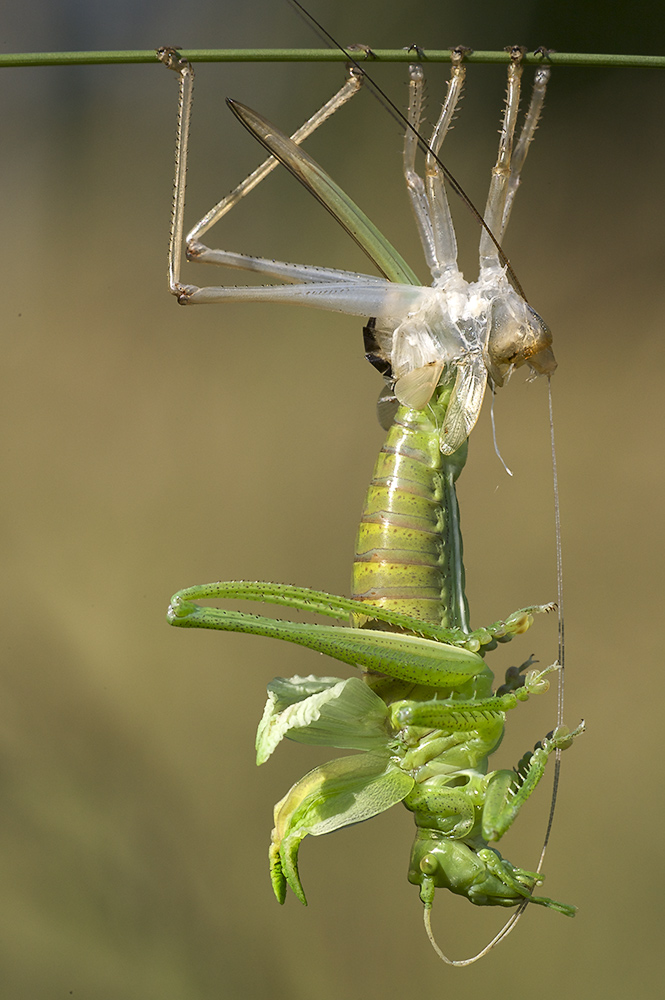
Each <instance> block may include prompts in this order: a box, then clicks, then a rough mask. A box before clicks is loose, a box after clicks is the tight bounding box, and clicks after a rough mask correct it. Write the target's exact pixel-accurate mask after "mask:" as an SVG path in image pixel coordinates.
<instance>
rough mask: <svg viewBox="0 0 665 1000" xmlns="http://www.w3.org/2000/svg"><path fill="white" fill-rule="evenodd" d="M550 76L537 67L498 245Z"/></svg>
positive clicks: (513, 162) (544, 68) (513, 161)
mask: <svg viewBox="0 0 665 1000" xmlns="http://www.w3.org/2000/svg"><path fill="white" fill-rule="evenodd" d="M550 74H551V70H550V67H549V66H547V65H543V66H539V67H538V68H537V69H536V73H535V76H534V79H533V90H532V91H531V100H530V102H529V109H528V111H527V113H526V117H525V119H524V124H523V125H522V131H521V132H520V137H519V139H518V141H517V143H516V145H515V149H514V150H513V155H512V159H511V163H510V178H509V180H508V188H507V190H506V200H505V204H504V207H503V219H502V220H501V226H500V227H499V231H498V232H495V234H494V235H495V236H496V238H497V239H498V241H499V243H500V242H501V240H502V239H503V237H504V234H505V232H506V227H507V225H508V220H509V219H510V213H511V211H512V207H513V201H514V198H515V194H516V192H517V189H518V187H519V185H520V179H521V178H520V175H521V172H522V167H523V166H524V161H525V160H526V154H527V153H528V152H529V146H530V145H531V142H532V140H533V137H534V135H535V134H536V129H537V127H538V122H539V120H540V116H541V114H542V110H543V104H544V103H545V91H546V89H547V83H548V80H549V78H550Z"/></svg>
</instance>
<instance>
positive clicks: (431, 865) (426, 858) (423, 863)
mask: <svg viewBox="0 0 665 1000" xmlns="http://www.w3.org/2000/svg"><path fill="white" fill-rule="evenodd" d="M438 867H439V862H438V861H437V860H436V857H435V856H434V855H433V854H424V855H423V856H422V858H421V859H420V870H421V872H422V873H423V875H434V874H435V873H436V870H437V868H438Z"/></svg>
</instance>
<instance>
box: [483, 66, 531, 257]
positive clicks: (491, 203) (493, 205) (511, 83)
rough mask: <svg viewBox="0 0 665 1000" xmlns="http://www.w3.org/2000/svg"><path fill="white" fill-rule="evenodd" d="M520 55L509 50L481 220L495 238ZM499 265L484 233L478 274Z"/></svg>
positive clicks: (512, 127)
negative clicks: (494, 153)
mask: <svg viewBox="0 0 665 1000" xmlns="http://www.w3.org/2000/svg"><path fill="white" fill-rule="evenodd" d="M522 55H523V51H522V49H520V48H519V47H518V46H514V47H513V48H512V49H511V52H510V64H509V66H508V93H507V97H506V107H505V110H504V114H503V122H502V126H501V138H500V139H499V153H498V156H497V159H496V164H495V165H494V167H493V168H492V180H491V182H490V189H489V194H488V196H487V204H486V205H485V215H484V219H485V222H486V224H487V226H488V228H489V229H490V230H491V231H492V232H493V233H494V235H495V236H496V235H497V231H498V230H499V228H500V226H501V223H502V220H503V217H504V205H505V202H506V192H507V188H508V182H509V178H510V160H511V156H512V151H513V139H514V136H515V125H516V122H517V112H518V111H519V104H520V81H521V77H522ZM499 264H500V261H499V251H498V249H497V247H496V245H495V244H494V243H493V242H492V240H491V239H490V237H489V235H488V233H487V231H486V230H485V229H483V231H482V234H481V236H480V268H481V271H482V270H483V269H484V268H490V269H492V268H495V267H498V266H499Z"/></svg>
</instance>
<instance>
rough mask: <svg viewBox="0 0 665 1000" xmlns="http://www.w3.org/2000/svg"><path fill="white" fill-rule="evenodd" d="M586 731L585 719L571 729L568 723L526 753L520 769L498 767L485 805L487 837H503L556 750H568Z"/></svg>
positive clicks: (484, 815) (491, 781)
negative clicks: (500, 769)
mask: <svg viewBox="0 0 665 1000" xmlns="http://www.w3.org/2000/svg"><path fill="white" fill-rule="evenodd" d="M583 732H584V723H583V722H581V723H580V725H579V726H578V727H577V728H576V729H574V730H573V731H572V732H570V731H569V730H568V729H567V728H566V727H565V726H560V727H559V728H557V729H555V730H554V732H553V733H552V734H551V736H550V737H548V738H546V739H544V740H543V741H542V743H540V744H539V745H538V746H536V749H535V750H534V751H533V752H532V753H526V754H525V755H524V757H523V758H522V759H521V761H520V762H519V764H518V765H517V769H516V771H496V772H495V773H494V774H493V775H492V777H491V779H490V782H489V785H488V786H487V792H486V795H485V805H484V807H483V837H484V838H485V840H495V841H496V840H499V838H500V837H502V836H503V835H504V833H505V832H506V830H508V828H509V827H510V826H511V825H512V823H513V822H514V820H515V818H516V816H517V814H518V812H519V811H520V809H521V808H522V806H523V805H524V803H525V802H526V800H527V799H528V798H529V796H530V795H531V793H532V792H533V791H534V789H535V787H536V785H537V784H538V782H539V781H540V779H541V778H542V776H543V774H544V773H545V765H546V764H547V759H548V757H549V756H550V754H551V753H554V751H555V750H567V749H568V747H569V746H570V745H571V744H572V742H573V740H574V738H575V737H576V736H579V735H580V733H583Z"/></svg>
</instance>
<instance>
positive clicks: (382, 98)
mask: <svg viewBox="0 0 665 1000" xmlns="http://www.w3.org/2000/svg"><path fill="white" fill-rule="evenodd" d="M288 2H289V3H290V4H291V6H292V7H294V8H295V9H296V10H297V11H298V12H299V14H300V15H301V16H302V17H303V18H305V20H306V21H307V22H308V23H309V24H311V25H312V26H313V27H314V30H315V31H316V32H317V34H318V35H319V37H321V38H322V39H324V40H325V41H326V42H327V43H328V44H329V45H331V46H332V47H333V48H335V49H338V50H339V51H340V52H343V53H344V55H345V56H346V58H347V59H348V60H349V62H350V63H351V65H352V66H355V67H356V69H358V70H360V72H361V73H364V74H365V79H366V80H367V83H368V85H369V89H370V91H371V92H372V93H373V95H374V96H375V97H376V99H377V100H378V101H379V102H380V103H381V104H382V105H383V107H384V108H385V109H386V111H387V112H388V113H389V114H390V115H391V116H392V117H393V118H394V119H395V121H397V122H399V123H400V124H401V125H405V126H406V127H407V128H408V129H410V130H411V131H412V132H413V134H414V135H415V136H416V138H417V140H418V145H419V147H420V149H421V150H422V151H423V152H424V153H425V154H430V155H431V156H433V157H434V159H435V160H436V162H437V164H438V165H439V167H440V168H441V170H442V171H443V175H444V177H445V178H446V180H447V181H448V184H449V185H450V187H451V188H452V189H453V191H454V192H455V194H457V195H458V196H459V197H460V198H461V199H462V201H463V202H464V204H465V205H466V207H467V208H468V209H469V211H470V212H471V214H472V215H473V217H474V219H475V220H476V222H477V223H478V224H479V225H480V226H481V227H482V228H483V229H484V230H485V232H486V233H487V235H488V236H489V238H490V240H491V241H492V243H493V244H494V246H495V247H496V249H497V252H498V254H499V260H500V261H501V263H502V264H503V266H504V267H505V268H506V271H507V273H508V276H509V278H510V283H511V284H512V286H513V288H514V289H515V291H516V292H517V293H518V294H519V295H521V297H522V298H523V299H524V301H525V302H527V301H528V300H527V297H526V295H525V294H524V289H523V288H522V286H521V285H520V283H519V280H518V278H517V275H516V274H515V272H514V271H513V268H512V266H511V263H510V261H509V260H508V258H507V257H506V254H505V253H504V251H503V248H502V247H501V244H500V243H499V241H498V240H497V238H496V236H495V235H494V233H493V232H492V230H491V229H490V227H489V226H488V225H487V223H486V222H485V220H484V219H483V217H482V215H481V214H480V212H479V211H478V209H477V208H476V206H475V205H474V204H473V202H472V201H471V199H470V198H469V196H468V194H467V193H466V191H465V190H464V188H463V187H462V185H461V184H460V183H459V181H458V180H457V179H456V178H455V177H454V176H453V174H452V173H451V172H450V170H448V167H447V166H446V165H445V163H442V161H441V160H440V159H439V157H438V156H437V155H436V153H435V152H434V151H433V150H432V148H431V147H430V145H429V143H428V142H427V140H426V139H425V138H423V136H422V135H421V134H420V132H419V131H418V129H417V128H416V127H415V125H412V124H411V122H410V121H409V120H408V118H407V117H406V115H405V114H403V113H402V111H400V109H399V108H398V107H397V105H396V104H395V103H394V101H393V100H392V99H391V98H390V97H389V96H388V94H386V92H385V91H384V90H383V89H382V88H381V87H380V86H379V84H378V83H377V82H376V81H375V80H373V79H372V77H371V76H370V75H369V74H368V73H367V71H366V70H365V69H364V68H363V66H361V64H360V63H359V62H358V61H357V60H356V59H354V57H353V54H352V53H351V52H349V50H348V49H346V48H344V46H343V45H340V43H339V42H338V41H337V39H336V38H334V37H333V36H332V35H331V34H330V32H329V31H327V30H326V29H325V28H324V26H323V25H322V24H321V23H320V22H319V21H317V19H316V18H315V17H314V15H313V14H310V12H309V11H308V10H306V9H305V8H304V7H303V5H302V4H301V3H299V2H298V0H288ZM541 54H543V55H544V53H541Z"/></svg>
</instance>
